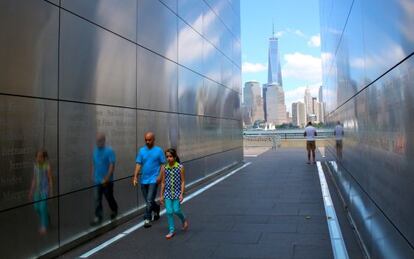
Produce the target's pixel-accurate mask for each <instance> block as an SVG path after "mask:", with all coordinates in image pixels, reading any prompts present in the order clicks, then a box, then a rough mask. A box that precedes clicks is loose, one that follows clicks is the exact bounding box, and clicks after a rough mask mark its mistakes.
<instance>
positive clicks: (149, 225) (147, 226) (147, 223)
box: [144, 219, 151, 228]
mask: <svg viewBox="0 0 414 259" xmlns="http://www.w3.org/2000/svg"><path fill="white" fill-rule="evenodd" d="M149 227H151V222H150V221H149V220H148V219H146V220H144V228H149Z"/></svg>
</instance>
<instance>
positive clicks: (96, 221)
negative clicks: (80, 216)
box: [89, 217, 102, 227]
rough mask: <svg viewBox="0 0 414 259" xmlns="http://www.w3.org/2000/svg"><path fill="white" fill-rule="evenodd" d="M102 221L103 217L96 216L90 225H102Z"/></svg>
mask: <svg viewBox="0 0 414 259" xmlns="http://www.w3.org/2000/svg"><path fill="white" fill-rule="evenodd" d="M101 223H102V218H99V217H95V218H94V219H93V220H92V221H91V222H90V223H89V225H91V226H92V227H94V226H97V225H100V224H101Z"/></svg>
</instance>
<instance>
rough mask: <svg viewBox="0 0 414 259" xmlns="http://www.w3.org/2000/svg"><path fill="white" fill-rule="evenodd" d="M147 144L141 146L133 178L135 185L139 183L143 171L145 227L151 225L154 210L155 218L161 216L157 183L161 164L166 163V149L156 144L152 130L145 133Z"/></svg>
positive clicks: (142, 187) (142, 188)
mask: <svg viewBox="0 0 414 259" xmlns="http://www.w3.org/2000/svg"><path fill="white" fill-rule="evenodd" d="M144 138H145V146H144V147H142V148H140V150H139V152H138V155H137V158H136V166H135V172H134V178H133V184H134V186H135V185H137V184H138V174H139V173H140V172H141V191H142V195H143V196H144V200H145V203H146V209H145V214H144V227H145V228H148V227H151V223H150V220H151V219H152V212H154V220H158V219H159V218H160V206H159V205H158V204H157V203H156V202H155V197H156V195H157V187H158V186H157V184H158V182H159V180H158V177H159V173H160V168H161V165H163V164H165V163H166V160H165V155H164V151H163V150H162V149H161V148H160V147H158V146H155V145H154V143H155V136H154V133H152V132H147V133H145V136H144Z"/></svg>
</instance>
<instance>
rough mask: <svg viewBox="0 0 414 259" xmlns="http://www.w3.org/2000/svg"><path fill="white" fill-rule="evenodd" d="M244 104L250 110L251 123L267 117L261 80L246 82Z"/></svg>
mask: <svg viewBox="0 0 414 259" xmlns="http://www.w3.org/2000/svg"><path fill="white" fill-rule="evenodd" d="M243 89H244V90H243V93H244V102H243V104H244V106H246V109H248V110H249V114H250V117H251V124H253V123H254V122H255V121H258V120H260V121H262V120H264V119H265V116H264V109H263V97H262V87H261V86H260V83H259V82H256V81H249V82H246V83H245V84H244V88H243Z"/></svg>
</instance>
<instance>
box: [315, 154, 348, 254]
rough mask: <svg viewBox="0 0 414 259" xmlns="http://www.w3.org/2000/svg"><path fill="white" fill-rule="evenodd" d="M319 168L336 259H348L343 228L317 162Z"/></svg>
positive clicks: (320, 166) (319, 163)
mask: <svg viewBox="0 0 414 259" xmlns="http://www.w3.org/2000/svg"><path fill="white" fill-rule="evenodd" d="M316 165H317V167H318V174H319V182H320V184H321V190H322V198H323V205H324V207H325V213H326V221H327V223H328V229H329V236H330V238H331V245H332V250H333V253H334V258H335V259H348V258H349V255H348V251H347V250H346V246H345V242H344V238H343V236H342V231H341V227H340V225H339V222H338V218H337V216H336V212H335V207H334V205H333V202H332V198H331V194H330V192H329V188H328V183H327V182H326V178H325V174H324V172H323V169H322V165H321V162H320V161H317V162H316Z"/></svg>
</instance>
